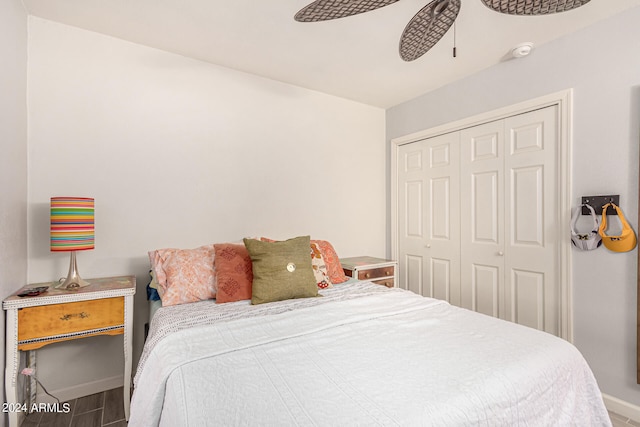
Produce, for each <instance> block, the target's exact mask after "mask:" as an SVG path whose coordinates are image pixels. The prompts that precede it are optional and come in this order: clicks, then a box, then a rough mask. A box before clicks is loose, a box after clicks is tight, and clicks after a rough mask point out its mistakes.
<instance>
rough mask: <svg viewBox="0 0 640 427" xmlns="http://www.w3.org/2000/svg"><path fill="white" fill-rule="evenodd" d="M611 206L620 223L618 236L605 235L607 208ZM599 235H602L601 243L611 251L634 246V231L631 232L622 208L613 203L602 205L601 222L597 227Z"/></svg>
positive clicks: (626, 250) (626, 249)
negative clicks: (620, 230)
mask: <svg viewBox="0 0 640 427" xmlns="http://www.w3.org/2000/svg"><path fill="white" fill-rule="evenodd" d="M609 206H612V207H613V208H614V209H615V210H616V212H617V213H618V218H620V222H621V223H622V232H621V234H620V235H619V236H607V234H606V233H605V230H606V229H607V208H608V207H609ZM598 233H599V234H600V237H602V243H603V244H604V246H605V247H606V248H607V249H609V250H610V251H613V252H628V251H630V250H631V249H633V248H635V247H636V233H634V232H633V230H632V229H631V226H630V225H629V223H628V222H627V220H626V218H625V217H624V214H623V213H622V209H620V208H619V207H618V206H616V205H615V204H614V203H607V204H606V205H604V206H603V207H602V222H601V223H600V228H599V229H598Z"/></svg>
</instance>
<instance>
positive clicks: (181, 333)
mask: <svg viewBox="0 0 640 427" xmlns="http://www.w3.org/2000/svg"><path fill="white" fill-rule="evenodd" d="M348 286H352V285H348ZM348 286H347V287H345V288H342V289H341V290H340V292H342V291H344V290H345V289H346V290H348ZM353 286H356V287H357V288H358V289H359V290H360V294H361V296H360V297H358V298H352V299H348V300H342V301H338V300H335V299H332V298H331V292H328V293H326V294H327V295H328V296H329V298H326V300H325V301H324V302H323V303H316V304H315V305H310V306H309V305H308V304H309V301H304V300H298V301H292V302H285V303H282V304H280V306H285V305H287V304H294V305H295V304H299V303H302V304H303V305H305V304H306V306H305V307H303V308H299V309H286V310H278V312H277V313H275V314H274V312H271V311H270V310H269V309H268V307H266V308H262V310H266V311H265V312H264V313H262V314H260V315H252V316H250V317H241V318H238V319H230V320H223V321H217V322H214V323H213V324H206V325H202V326H195V327H190V328H184V329H181V328H178V330H176V331H175V332H173V333H169V334H166V335H163V337H162V338H161V339H159V340H156V341H155V344H154V345H153V347H154V348H153V349H152V350H150V351H148V352H147V354H146V356H145V358H144V359H145V362H144V364H143V365H142V366H141V368H140V369H139V371H138V374H137V375H136V388H135V391H134V395H133V401H132V406H131V418H130V420H129V426H153V425H163V426H176V425H181V426H206V425H215V426H218V425H220V426H223V425H224V426H229V425H277V426H286V425H327V426H336V425H345V426H351V425H400V426H410V425H433V426H467V425H474V426H476V425H478V426H514V425H529V426H553V425H558V426H566V425H575V426H608V425H610V421H609V417H608V414H607V411H606V409H605V407H604V404H603V402H602V397H601V394H600V391H599V389H598V387H597V384H596V381H595V379H594V377H593V374H592V373H591V370H590V369H589V367H588V366H587V364H586V362H585V361H584V359H583V357H582V356H581V354H580V353H579V352H578V351H577V349H576V348H575V347H573V346H572V345H571V344H569V343H567V342H566V341H563V340H561V339H559V338H557V337H554V336H552V335H549V334H546V333H543V332H539V331H536V330H533V329H530V328H526V327H523V326H519V325H516V324H513V323H509V322H505V321H501V320H498V319H494V318H491V317H488V316H484V315H482V314H478V313H474V312H471V311H468V310H463V309H460V308H457V307H453V306H450V305H449V304H447V303H445V302H443V301H438V300H433V299H429V298H423V297H420V296H417V295H415V294H412V293H410V292H407V291H402V290H398V289H395V290H393V289H392V290H388V291H387V290H386V289H385V291H384V292H382V291H381V290H382V289H383V287H381V286H379V285H373V284H364V285H363V284H358V285H353ZM367 286H368V287H371V292H370V293H367V292H365V291H364V290H366V288H367ZM323 299H324V298H318V299H316V300H323ZM287 307H288V306H287ZM184 309H185V308H183V310H184ZM158 313H161V311H159V312H158ZM154 321H155V319H154ZM204 323H208V322H204Z"/></svg>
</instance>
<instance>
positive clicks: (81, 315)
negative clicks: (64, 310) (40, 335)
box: [60, 311, 89, 320]
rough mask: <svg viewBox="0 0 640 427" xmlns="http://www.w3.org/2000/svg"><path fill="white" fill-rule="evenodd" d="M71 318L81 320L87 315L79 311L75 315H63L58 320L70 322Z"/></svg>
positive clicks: (87, 315)
mask: <svg viewBox="0 0 640 427" xmlns="http://www.w3.org/2000/svg"><path fill="white" fill-rule="evenodd" d="M72 317H79V318H81V319H86V318H87V317H89V314H88V313H85V312H84V311H81V312H80V313H76V314H65V315H64V316H62V317H61V318H60V320H71V318H72Z"/></svg>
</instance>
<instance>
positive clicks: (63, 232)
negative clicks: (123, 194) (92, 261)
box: [51, 197, 95, 289]
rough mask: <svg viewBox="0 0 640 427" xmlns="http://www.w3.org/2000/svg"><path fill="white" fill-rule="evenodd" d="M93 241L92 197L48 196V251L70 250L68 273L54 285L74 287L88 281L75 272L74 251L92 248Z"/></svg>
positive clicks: (83, 284)
mask: <svg viewBox="0 0 640 427" xmlns="http://www.w3.org/2000/svg"><path fill="white" fill-rule="evenodd" d="M94 243H95V231H94V200H93V199H91V198H87V197H52V198H51V251H52V252H71V262H70V264H69V273H68V274H67V277H66V279H65V280H64V282H62V283H60V284H58V285H56V288H63V289H76V288H80V287H83V286H87V285H88V284H89V282H87V281H85V280H83V279H82V278H81V277H80V275H79V274H78V265H77V263H76V251H85V250H88V249H93V248H94ZM60 280H62V279H60Z"/></svg>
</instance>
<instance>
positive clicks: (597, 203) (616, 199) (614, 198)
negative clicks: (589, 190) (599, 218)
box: [582, 194, 620, 215]
mask: <svg viewBox="0 0 640 427" xmlns="http://www.w3.org/2000/svg"><path fill="white" fill-rule="evenodd" d="M607 203H613V204H615V205H616V206H620V195H619V194H613V195H607V196H583V197H582V204H587V205H591V207H592V208H593V209H594V210H595V211H596V215H602V207H603V206H604V205H606V204H607ZM582 215H591V211H590V210H589V208H587V207H585V206H583V207H582ZM607 215H618V213H617V212H616V210H615V209H613V208H612V207H611V206H609V207H608V208H607Z"/></svg>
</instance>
